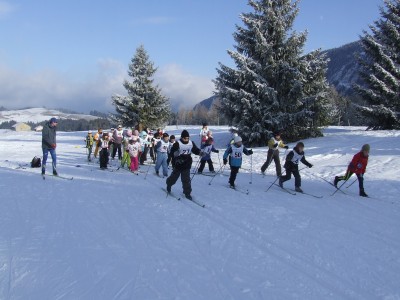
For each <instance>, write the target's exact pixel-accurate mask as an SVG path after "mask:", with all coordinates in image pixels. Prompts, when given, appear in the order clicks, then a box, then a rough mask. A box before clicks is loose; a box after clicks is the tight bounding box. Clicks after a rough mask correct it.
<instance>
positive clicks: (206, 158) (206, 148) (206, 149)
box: [198, 138, 219, 174]
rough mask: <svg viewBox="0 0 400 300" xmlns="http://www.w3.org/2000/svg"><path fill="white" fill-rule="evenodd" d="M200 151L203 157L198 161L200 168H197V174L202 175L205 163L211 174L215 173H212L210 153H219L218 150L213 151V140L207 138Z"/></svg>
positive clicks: (212, 166)
mask: <svg viewBox="0 0 400 300" xmlns="http://www.w3.org/2000/svg"><path fill="white" fill-rule="evenodd" d="M201 150H203V153H204V154H203V156H202V157H201V160H200V167H199V171H198V172H199V174H201V173H203V170H204V167H205V165H206V163H208V169H209V170H210V172H211V173H215V171H214V165H213V162H212V160H211V152H214V153H219V150H217V149H215V147H214V139H213V138H209V139H208V140H207V141H206V142H205V144H202V145H201Z"/></svg>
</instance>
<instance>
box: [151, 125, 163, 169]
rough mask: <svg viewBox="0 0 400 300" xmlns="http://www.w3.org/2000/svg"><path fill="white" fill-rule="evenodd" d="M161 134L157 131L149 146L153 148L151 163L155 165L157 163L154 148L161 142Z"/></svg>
mask: <svg viewBox="0 0 400 300" xmlns="http://www.w3.org/2000/svg"><path fill="white" fill-rule="evenodd" d="M162 137H163V134H161V135H160V133H159V132H158V131H156V133H155V134H154V137H153V138H152V139H151V145H152V146H153V163H154V164H155V163H156V161H157V154H158V153H157V149H156V146H157V144H158V142H159V141H161V140H162Z"/></svg>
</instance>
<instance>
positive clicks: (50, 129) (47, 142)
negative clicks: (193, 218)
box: [42, 118, 58, 176]
mask: <svg viewBox="0 0 400 300" xmlns="http://www.w3.org/2000/svg"><path fill="white" fill-rule="evenodd" d="M56 126H57V119H56V118H51V119H50V121H49V122H47V123H46V124H45V125H44V126H43V131H42V150H43V161H42V175H44V174H45V173H46V162H47V157H48V156H49V152H50V155H51V159H52V165H53V175H55V176H57V175H58V173H57V155H56V147H57V142H56Z"/></svg>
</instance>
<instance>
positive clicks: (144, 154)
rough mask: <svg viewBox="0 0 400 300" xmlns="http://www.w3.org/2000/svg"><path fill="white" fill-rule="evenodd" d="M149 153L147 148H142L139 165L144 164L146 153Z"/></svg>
mask: <svg viewBox="0 0 400 300" xmlns="http://www.w3.org/2000/svg"><path fill="white" fill-rule="evenodd" d="M148 152H149V147H147V146H144V150H143V152H142V155H141V156H140V164H141V165H144V162H145V161H146V160H147V153H148Z"/></svg>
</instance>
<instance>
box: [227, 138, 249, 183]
mask: <svg viewBox="0 0 400 300" xmlns="http://www.w3.org/2000/svg"><path fill="white" fill-rule="evenodd" d="M233 142H234V143H233V144H232V145H230V146H229V147H228V148H227V149H226V151H225V153H224V165H226V164H227V163H228V157H229V165H230V167H231V175H230V177H229V185H230V187H231V188H233V189H234V188H235V180H236V176H237V174H238V173H239V169H240V167H241V166H242V156H243V153H244V154H245V155H253V150H248V149H247V148H246V147H244V146H243V143H242V138H241V137H240V136H235V139H234V141H233Z"/></svg>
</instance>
